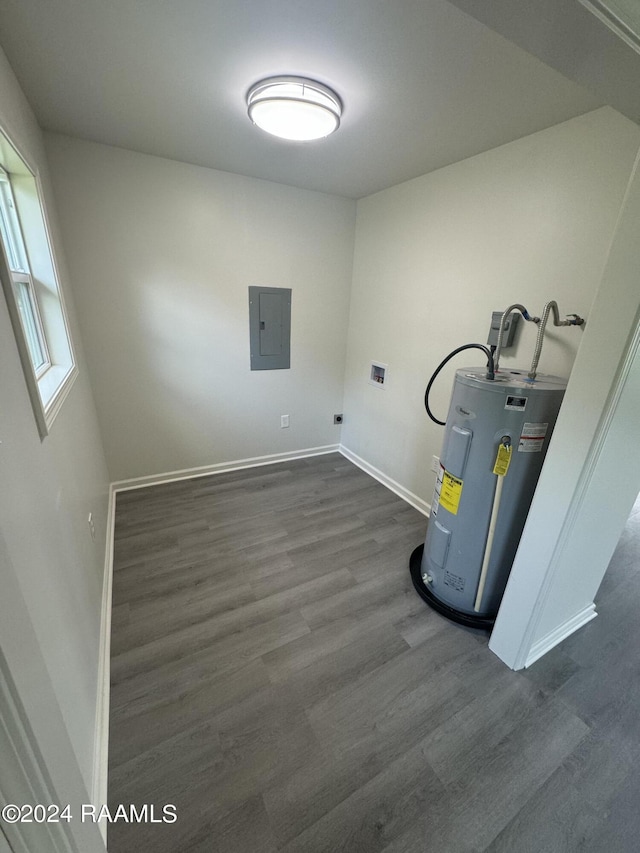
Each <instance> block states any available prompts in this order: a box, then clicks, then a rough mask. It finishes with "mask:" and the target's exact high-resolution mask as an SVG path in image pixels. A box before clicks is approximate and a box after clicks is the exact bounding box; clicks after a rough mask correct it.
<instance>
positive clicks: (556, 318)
mask: <svg viewBox="0 0 640 853" xmlns="http://www.w3.org/2000/svg"><path fill="white" fill-rule="evenodd" d="M552 311H553V325H554V326H582V325H584V320H583V318H582V317H580V316H579V315H578V314H567V319H566V320H561V319H560V315H559V313H558V303H557V302H556V301H555V299H552V300H551V301H550V302H547V304H546V305H545V306H544V308H543V309H542V319H541V320H540V325H539V326H538V337H537V338H536V348H535V350H534V352H533V359H532V361H531V369H530V370H529V373H528V374H527V376H528V379H529V381H530V382H533V381H534V379H535V378H536V373H537V371H538V362H539V361H540V353H541V352H542V341H543V339H544V330H545V327H546V325H547V321H548V319H549V314H550V313H551V312H552Z"/></svg>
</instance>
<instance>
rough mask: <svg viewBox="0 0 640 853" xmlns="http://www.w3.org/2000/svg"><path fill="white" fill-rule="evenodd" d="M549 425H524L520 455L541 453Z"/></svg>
mask: <svg viewBox="0 0 640 853" xmlns="http://www.w3.org/2000/svg"><path fill="white" fill-rule="evenodd" d="M548 429H549V424H524V426H523V427H522V432H521V433H520V441H519V442H518V453H540V451H541V450H542V447H543V445H544V439H545V436H546V434H547V430H548Z"/></svg>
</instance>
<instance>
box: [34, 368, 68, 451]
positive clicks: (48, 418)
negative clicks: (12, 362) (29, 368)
mask: <svg viewBox="0 0 640 853" xmlns="http://www.w3.org/2000/svg"><path fill="white" fill-rule="evenodd" d="M77 375H78V368H77V367H76V365H75V364H69V365H66V364H62V365H61V364H54V365H53V366H52V367H50V368H49V370H47V371H46V373H44V374H43V375H42V376H41V377H40V379H38V395H39V397H40V403H41V405H42V411H43V415H44V422H45V424H46V428H47V431H48V430H49V429H50V428H51V425H52V424H53V422H54V420H55V419H56V415H57V414H58V412H59V411H60V409H61V408H62V404H63V403H64V401H65V400H66V398H67V396H68V394H69V391H71V388H72V387H73V383H74V382H75V380H76V377H77ZM43 437H44V436H43Z"/></svg>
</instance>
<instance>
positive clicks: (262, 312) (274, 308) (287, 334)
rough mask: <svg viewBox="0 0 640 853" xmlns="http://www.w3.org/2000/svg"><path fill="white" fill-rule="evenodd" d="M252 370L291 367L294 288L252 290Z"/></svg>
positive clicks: (250, 290)
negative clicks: (292, 293) (292, 289)
mask: <svg viewBox="0 0 640 853" xmlns="http://www.w3.org/2000/svg"><path fill="white" fill-rule="evenodd" d="M249 344H250V352H251V370H282V369H287V368H289V367H290V366H291V288H289V287H250V288H249Z"/></svg>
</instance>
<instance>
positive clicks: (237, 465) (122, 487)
mask: <svg viewBox="0 0 640 853" xmlns="http://www.w3.org/2000/svg"><path fill="white" fill-rule="evenodd" d="M339 450H340V445H338V444H327V445H325V446H324V447H308V448H306V449H305V450H290V451H287V452H286V453H269V454H268V455H267V456H252V457H250V458H248V459H234V460H233V461H231V462H218V463H216V464H215V465H201V466H199V467H198V468H184V469H183V470H181V471H168V472H167V473H165V474H150V475H148V476H146V477H133V478H131V479H129V480H117V481H116V482H115V483H112V484H111V488H112V489H113V490H114V491H115V492H126V491H129V490H130V489H144V488H146V486H160V485H162V484H163V483H173V482H176V481H178V480H193V479H195V478H196V477H208V476H209V475H210V474H223V473H225V472H227V471H241V470H242V469H243V468H259V467H260V466H261V465H274V464H275V463H276V462H288V461H289V460H291V459H306V458H307V457H310V456H324V455H325V454H327V453H337V452H338V451H339Z"/></svg>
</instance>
